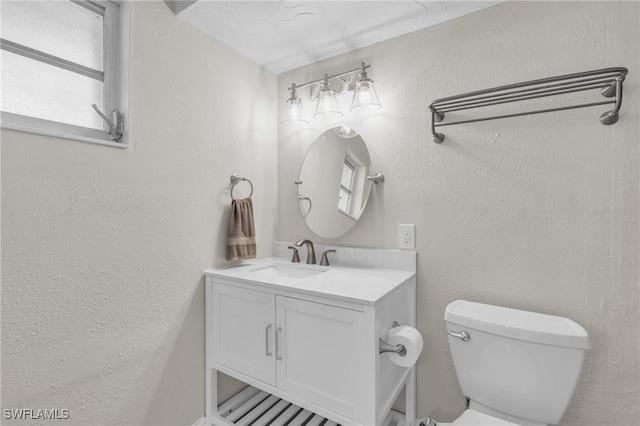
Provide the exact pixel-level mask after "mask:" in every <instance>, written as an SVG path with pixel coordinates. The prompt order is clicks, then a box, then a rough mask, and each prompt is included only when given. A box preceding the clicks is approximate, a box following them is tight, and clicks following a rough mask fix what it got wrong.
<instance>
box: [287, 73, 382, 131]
mask: <svg viewBox="0 0 640 426" xmlns="http://www.w3.org/2000/svg"><path fill="white" fill-rule="evenodd" d="M370 66H371V65H366V64H365V63H364V62H362V64H361V66H360V68H356V69H354V70H350V71H347V72H343V73H340V74H336V75H331V76H329V75H328V74H325V75H324V77H323V78H321V79H320V80H314V81H310V82H307V83H304V84H300V85H298V84H295V83H293V84H292V85H291V87H289V89H288V90H290V91H291V96H290V97H289V99H287V103H286V106H285V110H284V117H283V118H282V121H281V123H286V122H295V121H297V122H301V123H304V124H309V121H308V120H307V118H306V116H305V115H304V110H303V108H302V100H301V99H300V98H299V97H298V90H299V89H302V88H304V87H310V88H311V99H313V100H315V99H317V103H316V106H315V110H314V113H313V117H314V118H325V117H328V118H339V117H342V115H343V114H342V111H341V110H340V105H339V103H338V99H337V98H336V95H341V94H344V93H350V92H354V93H353V99H352V102H351V108H350V110H351V111H352V112H356V111H364V110H371V111H373V110H378V109H380V108H382V103H381V102H380V98H378V94H377V92H376V89H375V87H374V86H373V80H371V79H370V78H369V77H368V76H367V72H366V69H367V68H369V67H370ZM365 107H367V108H365Z"/></svg>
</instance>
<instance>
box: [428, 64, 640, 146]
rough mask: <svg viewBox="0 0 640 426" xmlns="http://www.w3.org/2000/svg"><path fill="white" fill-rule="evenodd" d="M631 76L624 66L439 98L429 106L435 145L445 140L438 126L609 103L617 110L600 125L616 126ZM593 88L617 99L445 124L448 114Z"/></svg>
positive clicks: (602, 116)
mask: <svg viewBox="0 0 640 426" xmlns="http://www.w3.org/2000/svg"><path fill="white" fill-rule="evenodd" d="M627 73H628V70H627V69H626V68H622V67H617V68H604V69H600V70H594V71H585V72H580V73H575V74H567V75H561V76H557V77H549V78H543V79H539V80H531V81H526V82H522V83H516V84H509V85H506V86H499V87H494V88H491V89H485V90H478V91H475V92H469V93H463V94H461V95H456V96H450V97H447V98H441V99H437V100H435V101H433V102H431V103H430V104H429V110H430V111H431V133H432V134H433V141H434V142H435V143H442V141H444V138H445V137H444V135H443V134H442V133H438V132H436V127H443V126H453V125H457V124H466V123H475V122H479V121H488V120H497V119H500V118H512V117H520V116H523V115H532V114H541V113H545V112H556V111H564V110H568V109H576V108H586V107H592V106H598V105H606V104H614V107H613V109H612V110H611V111H607V112H604V113H602V115H600V122H601V123H602V124H605V125H610V124H614V123H615V122H616V121H618V112H619V111H620V106H621V104H622V82H623V81H624V79H625V77H626V75H627ZM592 89H600V93H601V94H602V96H604V97H606V98H615V99H611V100H603V101H600V102H592V103H586V104H579V105H570V106H561V107H555V108H546V109H538V110H533V111H526V112H518V113H513V114H503V115H494V116H488V117H481V118H474V119H468V120H460V121H454V122H449V123H442V121H443V120H444V118H445V113H448V112H452V111H463V110H468V109H473V108H482V107H487V106H492V105H499V104H506V103H511V102H519V101H524V100H531V99H538V98H544V97H549V96H558V95H564V94H568V93H574V92H582V91H585V90H592ZM436 123H437V124H436Z"/></svg>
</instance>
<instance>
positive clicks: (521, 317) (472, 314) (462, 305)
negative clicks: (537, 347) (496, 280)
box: [444, 300, 591, 349]
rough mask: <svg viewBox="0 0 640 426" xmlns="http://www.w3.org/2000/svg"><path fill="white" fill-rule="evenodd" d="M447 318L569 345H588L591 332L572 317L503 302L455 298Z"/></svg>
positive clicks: (512, 335)
mask: <svg viewBox="0 0 640 426" xmlns="http://www.w3.org/2000/svg"><path fill="white" fill-rule="evenodd" d="M444 319H445V321H446V322H448V323H451V324H455V325H458V326H462V327H469V328H472V329H475V330H479V331H484V332H487V333H491V334H497V335H500V336H505V337H510V338H513V339H519V340H526V341H530V342H536V343H543V344H547V345H553V346H563V347H567V348H577V349H589V348H590V347H591V344H590V342H589V335H588V334H587V332H586V330H585V329H584V328H582V327H581V326H580V324H578V323H576V322H574V321H572V320H570V319H569V318H564V317H558V316H554V315H546V314H540V313H536V312H529V311H521V310H518V309H512V308H505V307H502V306H493V305H486V304H484V303H476V302H469V301H466V300H456V301H453V302H451V303H449V305H448V306H447V308H446V310H445V314H444Z"/></svg>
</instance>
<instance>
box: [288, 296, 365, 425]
mask: <svg viewBox="0 0 640 426" xmlns="http://www.w3.org/2000/svg"><path fill="white" fill-rule="evenodd" d="M276 313H277V327H278V328H277V330H278V332H277V334H276V339H278V342H277V345H278V362H277V364H278V388H280V389H282V390H284V391H286V392H288V393H291V394H293V395H296V396H299V397H302V398H305V399H307V400H308V401H311V402H313V403H315V404H318V405H321V406H323V407H325V408H327V409H329V410H332V411H335V412H336V413H339V414H342V415H344V416H347V417H350V418H353V417H354V406H356V405H357V404H358V403H359V402H360V401H361V396H362V395H361V394H362V392H360V391H361V389H360V387H359V386H361V384H362V383H363V381H362V380H361V379H362V377H361V372H362V369H361V368H360V367H361V364H362V362H361V360H362V353H363V352H362V350H363V348H365V347H366V346H365V343H364V341H363V340H362V336H363V335H364V333H362V327H363V314H362V313H361V312H358V311H352V310H349V309H343V308H338V307H335V306H329V305H324V304H321V303H313V302H308V301H304V300H298V299H292V298H287V297H280V296H278V297H277V298H276Z"/></svg>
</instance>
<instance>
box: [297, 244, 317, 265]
mask: <svg viewBox="0 0 640 426" xmlns="http://www.w3.org/2000/svg"><path fill="white" fill-rule="evenodd" d="M294 245H295V246H296V247H302V246H303V245H305V246H307V264H309V265H315V264H316V252H315V250H314V249H313V242H311V241H310V240H300V241H298V242H297V243H295V244H294Z"/></svg>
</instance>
